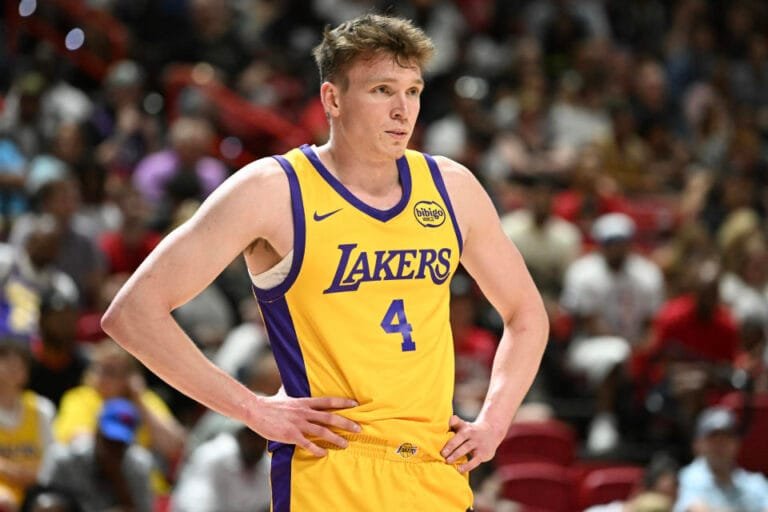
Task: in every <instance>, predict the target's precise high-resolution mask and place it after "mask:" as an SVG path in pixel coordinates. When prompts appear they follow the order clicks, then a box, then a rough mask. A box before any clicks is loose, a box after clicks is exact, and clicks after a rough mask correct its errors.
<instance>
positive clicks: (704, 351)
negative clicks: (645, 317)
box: [636, 261, 740, 439]
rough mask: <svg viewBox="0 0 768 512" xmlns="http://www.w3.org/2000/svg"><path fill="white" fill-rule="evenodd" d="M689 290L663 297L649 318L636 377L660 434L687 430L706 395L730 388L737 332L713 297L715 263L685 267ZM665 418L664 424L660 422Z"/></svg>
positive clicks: (715, 293) (717, 277) (717, 272)
mask: <svg viewBox="0 0 768 512" xmlns="http://www.w3.org/2000/svg"><path fill="white" fill-rule="evenodd" d="M691 271H692V272H693V273H694V280H693V281H692V282H693V286H694V288H693V291H692V292H691V293H687V294H685V295H682V296H679V297H675V298H672V299H670V300H669V301H667V302H666V303H665V304H664V305H663V306H662V307H661V308H660V309H659V311H658V313H657V315H656V317H655V318H654V322H653V334H652V340H651V344H650V347H649V348H648V351H647V355H645V357H647V360H648V367H647V368H637V369H636V371H637V372H638V375H637V378H638V379H641V380H642V381H645V382H647V383H648V384H649V385H650V386H651V387H652V390H651V393H650V395H649V397H648V399H647V400H646V404H647V406H648V407H649V409H650V410H651V412H652V413H654V416H653V421H654V422H656V426H652V427H651V429H653V430H655V429H656V428H657V427H658V428H660V429H661V430H662V431H663V429H664V428H666V429H671V432H670V431H668V432H667V433H666V434H664V435H668V436H672V437H671V438H672V439H674V436H675V435H678V436H679V435H680V434H681V433H684V432H688V431H690V429H691V426H692V425H693V423H694V420H695V418H696V415H697V414H698V413H699V411H700V410H702V409H703V408H704V407H705V405H706V403H707V402H708V401H711V400H713V397H712V396H710V395H711V394H712V393H715V396H716V395H717V393H718V390H719V392H720V393H722V391H723V390H725V389H727V388H728V386H730V379H731V374H732V371H733V364H734V361H735V358H736V355H737V352H738V349H739V345H740V343H739V332H738V328H737V326H736V323H735V321H734V320H733V317H732V316H731V314H730V312H729V311H728V308H727V307H725V306H724V305H723V304H722V303H721V301H720V298H719V291H718V290H719V280H720V267H719V265H718V264H717V263H716V262H713V261H708V262H705V263H703V264H701V265H699V266H697V267H694V268H693V269H691ZM664 422H667V423H668V424H667V425H666V426H662V425H661V424H662V423H664Z"/></svg>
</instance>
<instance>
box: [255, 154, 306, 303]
mask: <svg viewBox="0 0 768 512" xmlns="http://www.w3.org/2000/svg"><path fill="white" fill-rule="evenodd" d="M272 158H274V159H275V160H276V161H277V163H279V164H280V167H282V168H283V171H285V175H286V176H287V177H288V188H289V191H290V195H291V214H292V217H293V262H292V263H291V269H290V270H289V271H288V275H287V276H286V277H285V280H283V282H282V283H280V284H278V285H277V286H274V287H272V288H269V289H263V288H258V287H256V286H255V285H254V284H251V288H253V292H254V294H255V295H256V298H257V299H258V300H259V302H273V301H275V300H277V299H279V298H281V297H282V296H283V295H285V293H286V292H287V291H288V290H289V289H290V287H291V285H292V284H293V282H294V281H296V277H297V276H298V275H299V270H300V269H301V263H302V261H303V260H304V245H305V241H306V223H305V220H304V202H303V200H302V198H301V187H300V185H299V178H298V177H297V176H296V171H295V170H294V169H293V166H292V165H291V163H290V162H289V161H288V160H287V159H285V157H282V156H277V155H276V156H273V157H272Z"/></svg>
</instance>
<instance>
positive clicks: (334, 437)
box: [304, 423, 349, 448]
mask: <svg viewBox="0 0 768 512" xmlns="http://www.w3.org/2000/svg"><path fill="white" fill-rule="evenodd" d="M304 431H305V432H306V433H308V434H312V435H313V436H315V437H319V438H320V439H323V440H325V441H328V442H329V443H331V444H335V445H336V446H338V447H339V448H346V447H347V446H349V442H348V441H347V440H346V439H344V438H343V437H341V436H340V435H338V434H335V433H333V432H331V431H330V430H328V429H327V428H325V427H321V426H320V425H315V424H314V423H309V424H307V427H306V428H305V429H304Z"/></svg>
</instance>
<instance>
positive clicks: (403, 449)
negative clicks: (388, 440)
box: [395, 443, 419, 459]
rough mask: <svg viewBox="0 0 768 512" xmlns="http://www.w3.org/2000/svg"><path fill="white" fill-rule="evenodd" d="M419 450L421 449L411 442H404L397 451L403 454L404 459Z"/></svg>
mask: <svg viewBox="0 0 768 512" xmlns="http://www.w3.org/2000/svg"><path fill="white" fill-rule="evenodd" d="M418 450H419V449H418V448H417V447H416V445H413V444H411V443H403V444H401V445H400V446H398V447H397V450H395V453H397V454H398V455H399V456H401V457H402V458H404V459H408V458H410V457H413V456H414V455H416V452H417V451H418Z"/></svg>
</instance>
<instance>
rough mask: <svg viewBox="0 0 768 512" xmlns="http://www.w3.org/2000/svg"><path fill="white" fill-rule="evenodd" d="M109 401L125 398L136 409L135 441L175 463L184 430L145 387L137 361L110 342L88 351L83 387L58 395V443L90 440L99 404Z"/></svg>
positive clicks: (55, 426)
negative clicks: (88, 357) (87, 365)
mask: <svg viewBox="0 0 768 512" xmlns="http://www.w3.org/2000/svg"><path fill="white" fill-rule="evenodd" d="M112 398H126V399H129V400H130V401H131V402H132V403H133V404H134V405H135V407H136V408H137V410H138V412H139V414H140V416H139V421H138V423H137V431H136V443H137V444H139V445H141V446H143V447H146V448H149V449H150V450H151V451H152V452H153V453H154V454H156V455H157V456H158V457H159V459H160V460H161V461H164V462H166V463H171V462H175V461H176V458H177V457H178V456H179V455H180V454H181V451H182V449H183V446H184V440H185V432H184V429H183V427H182V426H181V425H180V424H179V423H178V422H177V421H176V419H175V418H174V416H173V414H172V413H171V411H170V410H169V409H168V407H167V406H166V405H165V403H164V402H163V400H162V399H161V398H160V397H159V396H158V395H157V394H156V393H154V392H153V391H151V390H149V389H147V388H146V386H145V384H144V378H143V376H142V374H141V368H140V367H139V363H138V362H137V361H136V360H135V359H134V358H133V356H131V355H130V354H129V353H128V352H126V351H125V350H123V349H122V348H121V347H120V346H119V345H117V344H116V343H115V342H113V341H112V340H104V341H103V342H102V343H100V344H99V345H97V346H95V347H94V348H93V349H92V351H91V363H90V366H89V367H88V370H87V371H86V375H85V378H84V384H83V385H82V386H79V387H76V388H74V389H71V390H69V391H67V392H66V393H65V394H64V396H63V397H62V399H61V406H60V408H59V413H58V414H57V415H56V420H55V422H54V435H55V436H56V439H57V441H59V442H61V443H73V442H75V441H76V440H77V439H78V438H80V437H90V436H91V435H92V434H93V433H94V432H95V431H96V428H97V425H98V415H99V410H100V409H101V407H102V404H103V403H104V401H105V400H110V399H112Z"/></svg>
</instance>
